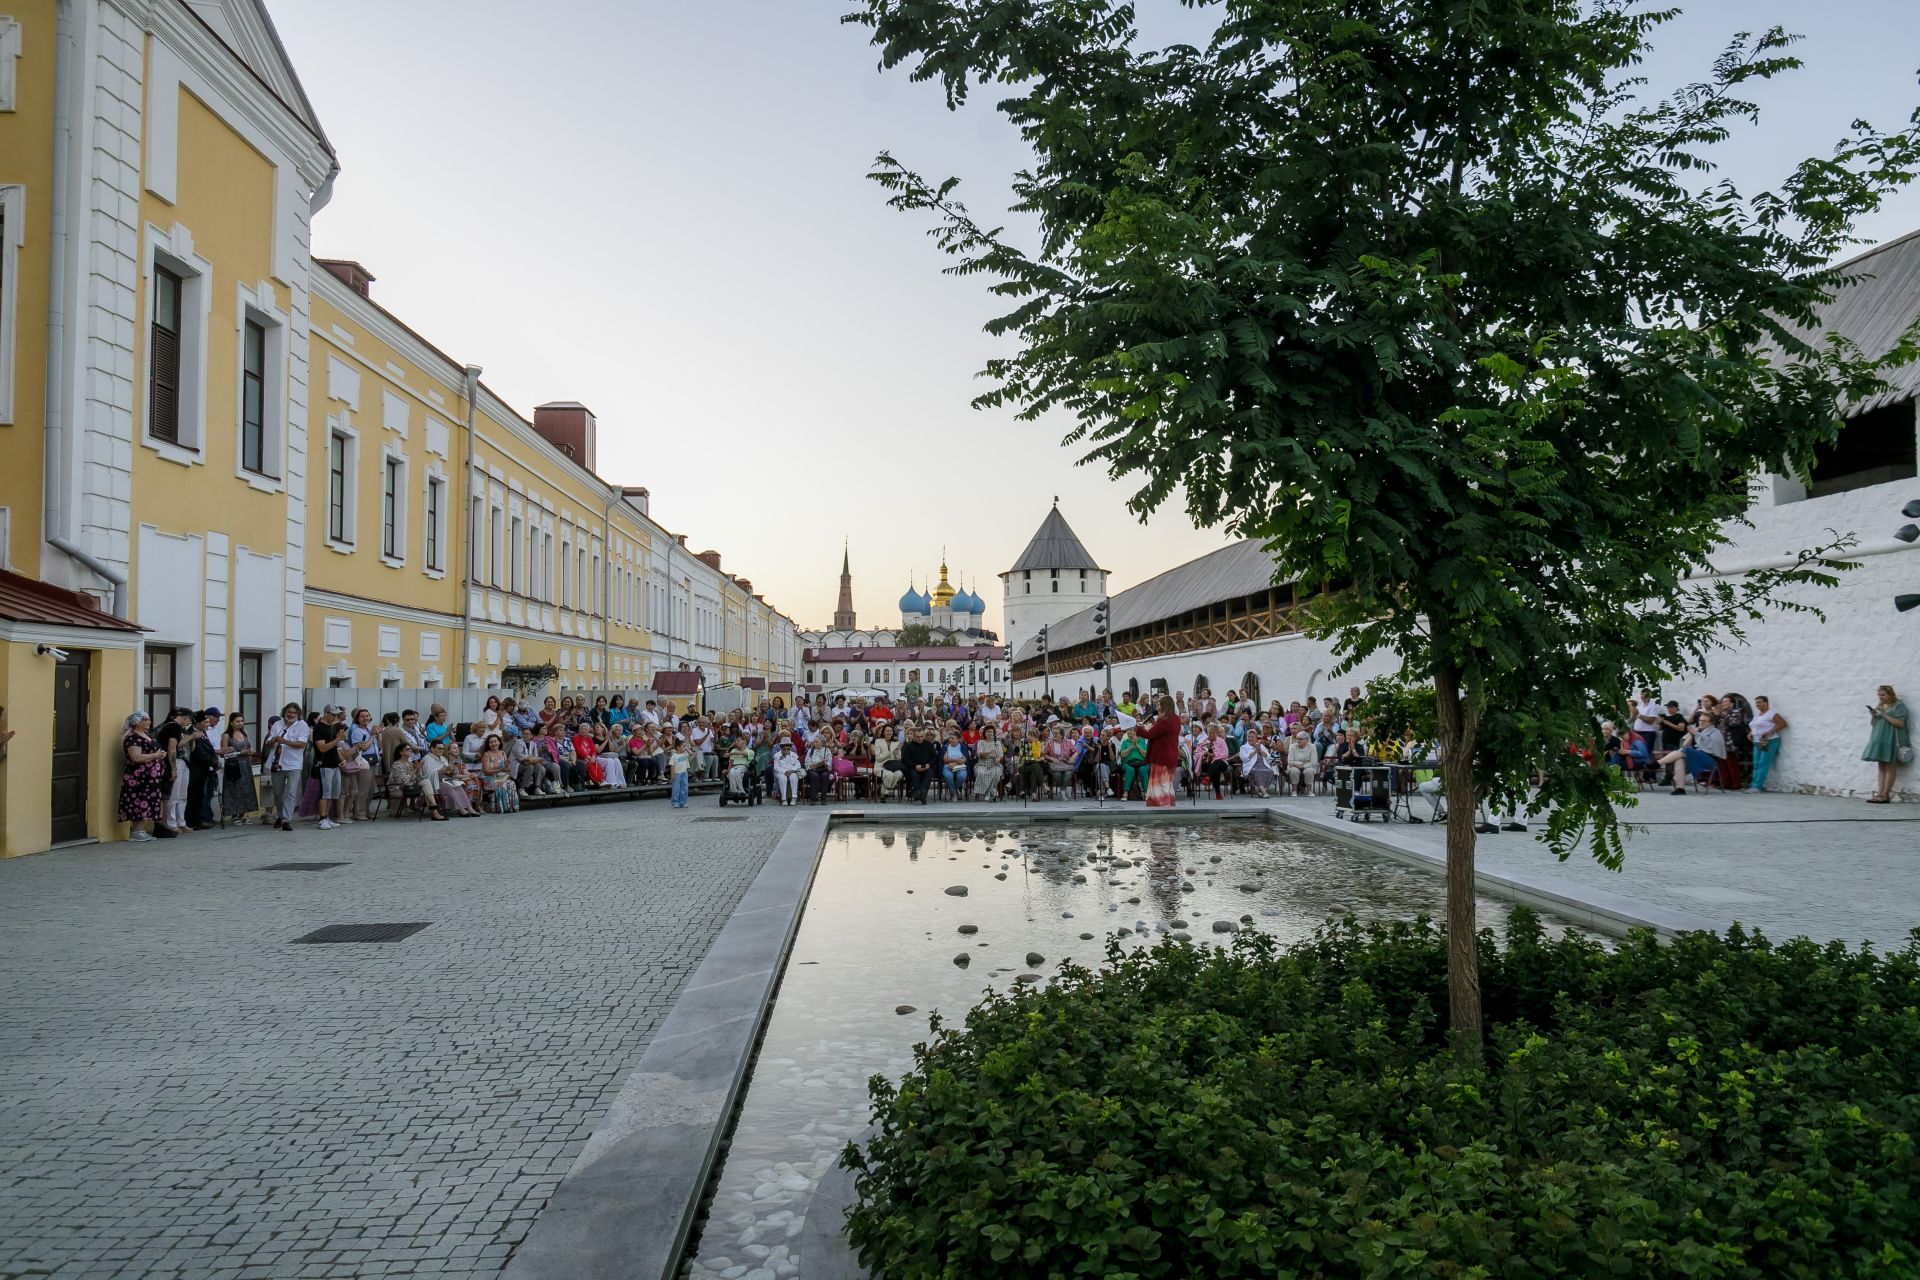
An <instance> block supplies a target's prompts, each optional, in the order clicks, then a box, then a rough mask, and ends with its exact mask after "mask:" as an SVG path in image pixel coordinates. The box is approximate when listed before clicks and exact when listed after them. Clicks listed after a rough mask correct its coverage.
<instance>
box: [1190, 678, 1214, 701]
mask: <svg viewBox="0 0 1920 1280" xmlns="http://www.w3.org/2000/svg"><path fill="white" fill-rule="evenodd" d="M1211 688H1213V686H1212V685H1211V684H1209V683H1207V678H1206V677H1205V676H1195V677H1194V678H1193V696H1194V697H1196V698H1197V697H1199V696H1200V694H1201V692H1202V691H1203V690H1206V689H1211Z"/></svg>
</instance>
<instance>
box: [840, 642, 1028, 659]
mask: <svg viewBox="0 0 1920 1280" xmlns="http://www.w3.org/2000/svg"><path fill="white" fill-rule="evenodd" d="M999 656H1000V650H999V649H998V648H997V647H996V646H994V645H990V644H983V645H975V646H972V647H967V646H962V645H931V644H930V645H923V646H921V647H920V648H917V649H911V648H907V647H906V646H904V645H868V646H867V647H866V648H863V649H808V650H807V651H806V653H805V655H804V657H803V661H806V662H814V663H835V662H966V661H968V660H974V661H979V662H984V661H986V660H987V659H989V658H998V657H999Z"/></svg>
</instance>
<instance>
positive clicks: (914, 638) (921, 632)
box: [893, 622, 934, 649]
mask: <svg viewBox="0 0 1920 1280" xmlns="http://www.w3.org/2000/svg"><path fill="white" fill-rule="evenodd" d="M933 638H934V637H933V628H932V627H930V626H928V625H927V624H926V623H924V622H909V623H908V624H907V625H906V626H904V627H902V628H900V630H899V632H898V633H897V634H896V635H895V636H894V638H893V642H894V643H895V644H896V645H899V646H901V647H903V648H907V649H925V648H928V647H929V646H931V645H932V644H933Z"/></svg>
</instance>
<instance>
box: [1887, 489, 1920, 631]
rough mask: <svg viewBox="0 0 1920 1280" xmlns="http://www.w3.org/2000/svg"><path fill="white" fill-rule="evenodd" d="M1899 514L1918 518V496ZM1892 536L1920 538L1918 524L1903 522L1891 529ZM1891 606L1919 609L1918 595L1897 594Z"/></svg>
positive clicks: (1902, 539) (1919, 514) (1897, 608)
mask: <svg viewBox="0 0 1920 1280" xmlns="http://www.w3.org/2000/svg"><path fill="white" fill-rule="evenodd" d="M1900 514H1901V515H1903V516H1906V517H1907V518H1908V519H1910V520H1912V519H1920V498H1915V499H1914V500H1913V501H1912V502H1909V503H1908V504H1907V505H1906V506H1904V507H1902V508H1900ZM1893 536H1894V537H1896V538H1898V539H1900V541H1902V542H1912V541H1914V540H1916V539H1920V525H1913V524H1903V525H1901V526H1900V527H1899V528H1898V529H1895V530H1894V531H1893ZM1893 607H1894V608H1895V609H1896V610H1898V611H1899V612H1901V613H1906V612H1907V611H1909V610H1911V609H1920V595H1915V594H1902V595H1897V596H1895V597H1894V598H1893Z"/></svg>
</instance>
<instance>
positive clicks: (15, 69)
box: [0, 13, 20, 111]
mask: <svg viewBox="0 0 1920 1280" xmlns="http://www.w3.org/2000/svg"><path fill="white" fill-rule="evenodd" d="M19 64H20V24H19V22H18V21H16V20H15V19H13V18H11V17H9V16H8V15H6V14H4V13H0V111H12V110H15V109H16V106H17V104H18V102H19V93H20V66H19Z"/></svg>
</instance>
